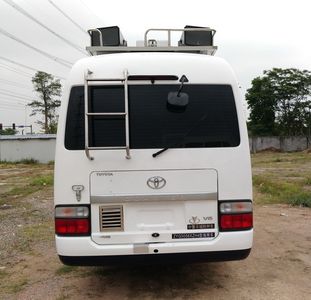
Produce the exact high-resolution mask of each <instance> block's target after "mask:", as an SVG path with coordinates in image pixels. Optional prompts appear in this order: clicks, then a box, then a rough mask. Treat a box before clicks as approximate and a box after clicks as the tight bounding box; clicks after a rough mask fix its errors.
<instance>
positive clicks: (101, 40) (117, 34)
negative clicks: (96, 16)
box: [88, 26, 126, 46]
mask: <svg viewBox="0 0 311 300" xmlns="http://www.w3.org/2000/svg"><path fill="white" fill-rule="evenodd" d="M88 33H89V35H90V37H91V46H126V41H125V39H124V38H123V36H122V34H121V31H120V28H119V27H118V26H110V27H102V28H96V29H90V30H88Z"/></svg>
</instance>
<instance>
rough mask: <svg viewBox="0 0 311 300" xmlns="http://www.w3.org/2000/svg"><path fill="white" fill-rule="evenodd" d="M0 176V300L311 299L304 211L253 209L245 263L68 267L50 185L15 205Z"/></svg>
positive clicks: (308, 220) (310, 249) (309, 221)
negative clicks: (57, 238)
mask: <svg viewBox="0 0 311 300" xmlns="http://www.w3.org/2000/svg"><path fill="white" fill-rule="evenodd" d="M27 168H28V167H27V166H26V167H25V168H24V167H23V168H21V169H19V168H16V170H15V169H14V170H9V172H11V173H12V174H13V173H14V172H17V173H16V174H17V175H18V174H20V172H22V173H23V172H24V173H23V174H27V172H29V170H28V169H27ZM5 172H7V171H5ZM49 172H50V174H52V168H49V167H48V168H47V167H37V168H36V170H35V171H32V172H30V173H32V177H33V176H34V175H35V174H37V173H39V174H45V175H46V174H47V173H49ZM1 174H4V171H3V169H1V171H0V195H1V193H2V198H1V199H0V299H23V300H24V299H40V300H41V299H59V300H60V299H291V300H292V299H299V300H300V299H311V230H310V229H311V209H310V208H299V207H290V206H288V205H285V204H267V205H255V209H254V217H255V237H254V238H255V239H254V247H253V250H252V252H251V254H250V256H249V257H248V258H247V259H246V260H243V261H235V262H219V263H201V264H193V265H171V266H143V267H142V266H140V267H68V266H63V265H62V264H61V263H60V261H59V260H58V257H57V256H56V251H55V246H54V236H53V230H54V229H53V220H52V211H53V209H52V208H53V197H52V186H44V187H43V189H41V190H39V191H36V192H34V193H30V194H28V195H26V196H24V197H22V198H19V197H16V198H14V195H12V194H11V195H9V194H5V193H6V190H5V189H3V190H1V187H2V186H3V187H4V186H5V184H3V185H1V183H3V182H4V181H5V180H7V179H3V181H1ZM12 178H13V177H12ZM14 178H16V175H14ZM43 185H44V183H43Z"/></svg>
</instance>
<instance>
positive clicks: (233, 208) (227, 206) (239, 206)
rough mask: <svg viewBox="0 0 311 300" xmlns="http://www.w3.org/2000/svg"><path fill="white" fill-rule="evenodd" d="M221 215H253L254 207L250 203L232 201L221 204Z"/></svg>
mask: <svg viewBox="0 0 311 300" xmlns="http://www.w3.org/2000/svg"><path fill="white" fill-rule="evenodd" d="M219 209H220V213H221V214H236V213H251V212H252V211H253V205H252V202H250V201H232V202H229V201H228V202H222V203H220V207H219Z"/></svg>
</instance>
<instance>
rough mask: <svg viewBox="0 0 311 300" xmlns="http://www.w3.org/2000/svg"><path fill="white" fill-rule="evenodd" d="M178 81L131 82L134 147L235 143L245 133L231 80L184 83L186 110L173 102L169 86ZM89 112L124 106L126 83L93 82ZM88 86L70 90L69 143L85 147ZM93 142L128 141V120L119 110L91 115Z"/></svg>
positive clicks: (108, 144) (98, 144)
mask: <svg viewBox="0 0 311 300" xmlns="http://www.w3.org/2000/svg"><path fill="white" fill-rule="evenodd" d="M178 89H179V85H157V84H153V85H129V88H128V103H129V129H130V148H131V149H150V148H151V149H157V148H165V147H169V148H202V147H209V148H212V147H236V146H238V145H239V144H240V133H239V126H238V119H237V112H236V107H235V101H234V96H233V91H232V88H231V86H230V85H194V84H193V85H191V84H189V85H185V86H184V87H183V90H182V92H183V93H187V94H188V95H189V104H188V105H187V106H186V107H185V109H184V110H183V111H179V112H176V111H172V110H171V109H169V108H168V104H167V97H168V93H169V92H174V91H175V92H176V91H178ZM88 107H89V112H124V87H123V86H93V87H90V89H89V106H88ZM84 130H85V129H84V87H82V86H78V87H73V88H72V89H71V93H70V99H69V105H68V111H67V120H66V132H65V147H66V148H67V149H69V150H82V149H84V147H85V145H84V144H85V141H84V134H85V132H84ZM89 145H90V146H92V147H115V146H124V145H125V120H124V118H122V117H120V116H109V117H107V116H96V117H95V116H93V117H90V118H89Z"/></svg>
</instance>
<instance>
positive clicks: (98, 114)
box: [86, 112, 126, 116]
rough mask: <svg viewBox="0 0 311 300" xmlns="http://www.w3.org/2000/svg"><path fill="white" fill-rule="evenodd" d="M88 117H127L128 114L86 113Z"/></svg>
mask: <svg viewBox="0 0 311 300" xmlns="http://www.w3.org/2000/svg"><path fill="white" fill-rule="evenodd" d="M86 115H87V116H126V113H125V112H124V113H86Z"/></svg>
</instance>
